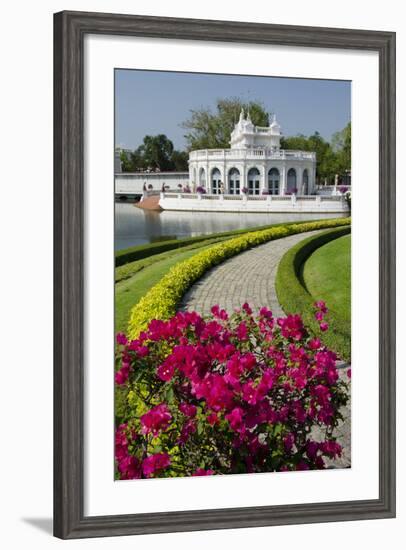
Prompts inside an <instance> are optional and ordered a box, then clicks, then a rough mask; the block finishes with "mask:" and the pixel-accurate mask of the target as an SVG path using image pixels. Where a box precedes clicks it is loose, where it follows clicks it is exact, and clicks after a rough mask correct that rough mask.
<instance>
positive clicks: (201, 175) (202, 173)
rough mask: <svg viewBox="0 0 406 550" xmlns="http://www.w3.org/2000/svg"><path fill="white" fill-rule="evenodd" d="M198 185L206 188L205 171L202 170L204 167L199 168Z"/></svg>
mask: <svg viewBox="0 0 406 550" xmlns="http://www.w3.org/2000/svg"><path fill="white" fill-rule="evenodd" d="M199 185H200V187H203V188H204V189H206V172H205V171H204V168H200V172H199Z"/></svg>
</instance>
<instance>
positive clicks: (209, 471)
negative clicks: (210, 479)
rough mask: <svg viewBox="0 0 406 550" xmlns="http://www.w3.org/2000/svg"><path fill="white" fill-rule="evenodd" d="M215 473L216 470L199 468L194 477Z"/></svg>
mask: <svg viewBox="0 0 406 550" xmlns="http://www.w3.org/2000/svg"><path fill="white" fill-rule="evenodd" d="M213 474H214V470H205V469H204V468H198V469H197V470H196V471H195V472H194V473H193V474H192V476H193V477H197V476H212V475H213Z"/></svg>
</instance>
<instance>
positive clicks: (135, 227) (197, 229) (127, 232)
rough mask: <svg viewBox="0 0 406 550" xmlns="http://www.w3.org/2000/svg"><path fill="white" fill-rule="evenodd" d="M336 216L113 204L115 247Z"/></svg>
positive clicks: (333, 216)
mask: <svg viewBox="0 0 406 550" xmlns="http://www.w3.org/2000/svg"><path fill="white" fill-rule="evenodd" d="M321 217H322V218H324V219H326V218H337V217H339V215H338V214H321V215H320V214H278V213H276V214H255V213H239V212H235V213H234V212H230V213H229V212H174V211H169V210H164V211H162V212H156V211H152V210H142V209H141V208H137V207H136V206H135V205H134V204H133V203H124V202H116V204H115V248H116V250H121V249H123V248H128V247H129V246H135V245H139V244H144V243H150V242H156V241H159V240H166V239H169V238H172V239H176V238H183V237H195V236H197V235H210V234H211V233H220V232H222V231H232V230H233V229H244V228H246V227H258V226H261V225H270V224H272V223H283V222H294V221H304V220H309V221H310V220H317V219H320V218H321Z"/></svg>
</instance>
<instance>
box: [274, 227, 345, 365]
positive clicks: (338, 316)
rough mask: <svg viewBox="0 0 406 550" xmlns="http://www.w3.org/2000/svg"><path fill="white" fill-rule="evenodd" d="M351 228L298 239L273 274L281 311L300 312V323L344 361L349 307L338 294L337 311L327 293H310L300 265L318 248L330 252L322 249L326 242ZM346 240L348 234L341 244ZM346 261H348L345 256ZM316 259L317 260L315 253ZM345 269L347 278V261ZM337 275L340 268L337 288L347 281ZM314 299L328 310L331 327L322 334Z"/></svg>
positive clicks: (333, 240)
mask: <svg viewBox="0 0 406 550" xmlns="http://www.w3.org/2000/svg"><path fill="white" fill-rule="evenodd" d="M350 230H351V228H350V227H342V228H339V229H331V230H328V231H324V232H323V233H321V234H319V235H315V236H312V237H309V238H308V239H305V240H303V241H300V242H299V243H298V244H297V245H295V246H293V247H292V248H291V249H289V250H288V251H287V252H286V254H285V255H284V256H283V257H282V259H281V261H280V263H279V266H278V271H277V274H276V293H277V296H278V300H279V303H280V304H281V306H282V309H283V310H284V312H285V313H286V314H289V313H299V314H300V315H301V316H302V318H303V322H304V324H305V326H306V327H307V328H308V330H309V331H310V332H311V333H312V334H314V335H316V336H319V337H320V338H321V339H322V340H323V342H324V343H325V344H326V345H327V346H328V347H330V348H331V349H332V350H334V351H335V352H336V353H337V354H338V355H339V356H340V357H341V358H342V359H344V360H347V361H350V360H351V319H350V313H349V312H350V308H348V309H347V307H346V306H345V305H344V303H345V301H344V302H341V303H340V298H339V297H338V296H339V294H336V300H338V301H339V307H338V308H337V309H338V311H336V309H335V308H334V307H332V305H331V303H330V299H329V298H328V297H327V296H326V295H321V294H319V293H318V292H316V291H315V290H314V289H313V292H315V294H316V295H313V294H311V293H310V292H309V291H308V289H307V288H306V285H305V282H304V279H303V268H304V266H305V264H306V261H307V260H308V259H309V258H310V257H311V256H312V255H313V254H314V253H315V252H316V251H319V253H320V254H324V253H326V254H329V250H327V251H322V248H324V247H327V246H328V245H329V244H330V245H333V244H334V243H335V241H336V239H340V238H342V237H343V236H344V235H347V234H348V233H349V232H350ZM345 242H347V243H348V245H349V244H350V238H349V237H348V240H347V241H344V243H345ZM344 248H345V244H344ZM344 256H345V254H344ZM347 260H348V262H349V257H348V255H347ZM315 261H317V256H316V260H315ZM323 269H324V268H323ZM326 269H328V267H326ZM336 270H337V269H336ZM347 270H348V273H347V274H346V277H347V280H348V278H349V277H350V265H349V263H348V264H347ZM330 271H331V273H334V267H333V266H332V267H331V269H330ZM340 274H342V272H341V270H340V271H338V274H337V277H336V278H335V281H336V283H335V286H336V291H337V289H338V287H341V286H343V285H346V284H347V283H345V282H343V279H342V277H341V276H340ZM314 284H315V285H316V288H317V285H318V282H315V283H314ZM326 284H327V283H326ZM329 284H330V283H329ZM348 288H349V287H348ZM338 291H339V292H341V290H340V289H338ZM329 292H330V294H329V295H330V296H332V295H333V294H334V292H333V287H332V286H331V287H330V291H329ZM349 294H350V293H349V291H348V300H350V297H349ZM317 298H320V299H325V300H326V302H327V306H328V307H329V309H330V311H329V314H328V319H327V321H328V322H329V325H330V329H329V330H328V331H327V332H325V333H322V332H321V331H320V329H319V326H318V323H317V321H316V320H315V319H314V309H313V303H314V302H315V301H316V299H317ZM336 303H337V302H336ZM335 307H336V304H335ZM343 311H345V312H346V313H345V314H343V313H342V312H343Z"/></svg>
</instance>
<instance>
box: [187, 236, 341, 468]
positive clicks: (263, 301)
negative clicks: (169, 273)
mask: <svg viewBox="0 0 406 550" xmlns="http://www.w3.org/2000/svg"><path fill="white" fill-rule="evenodd" d="M320 232H321V231H320V230H318V231H309V232H307V233H301V234H299V235H291V236H290V237H285V238H283V239H277V240H275V241H270V242H269V243H266V244H263V245H261V246H257V247H255V248H253V249H251V250H247V251H246V252H242V253H241V254H238V255H237V256H235V257H234V258H231V259H229V260H227V261H225V262H223V263H222V264H220V265H218V266H216V267H214V268H213V269H211V270H210V271H208V272H207V273H206V274H205V275H204V276H203V277H202V278H201V279H200V280H199V281H197V282H196V283H195V284H194V285H193V286H192V288H191V289H190V290H189V291H188V292H187V293H186V294H185V296H184V297H183V300H182V303H181V306H180V309H182V310H189V311H192V310H194V311H198V312H199V313H201V314H202V315H208V314H209V313H210V309H211V307H212V306H213V305H214V304H219V306H220V307H221V308H224V309H225V310H226V311H232V310H233V309H234V308H236V307H241V305H242V304H243V303H244V302H248V303H249V304H250V306H251V307H252V308H253V309H254V311H255V310H258V309H259V308H260V307H261V306H267V307H268V308H269V309H271V310H272V312H273V314H274V316H275V317H281V316H283V315H284V313H283V310H282V308H281V306H280V305H279V302H278V299H277V297H276V291H275V278H276V271H277V268H278V264H279V262H280V260H281V258H282V256H283V255H284V254H285V252H287V250H289V248H292V246H294V245H295V244H296V243H298V242H300V241H301V240H303V239H307V238H308V237H310V236H312V235H315V234H317V233H320ZM346 371H347V365H345V364H340V365H339V372H340V377H341V378H343V379H344V380H346V381H348V378H347V375H346ZM341 412H342V414H343V416H344V419H345V420H344V422H341V423H340V425H339V426H338V427H337V428H336V432H335V435H336V436H337V440H338V442H339V443H340V444H341V445H342V446H343V449H344V452H343V456H342V457H341V459H337V460H335V461H334V462H333V461H329V462H328V464H327V465H328V466H330V467H334V468H348V467H349V466H350V465H351V421H350V420H351V419H350V416H351V406H350V405H347V406H346V407H343V409H342V411H341ZM313 435H314V437H315V438H316V439H317V438H318V437H321V436H322V434H321V433H320V431H317V430H315V431H314V433H313Z"/></svg>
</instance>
